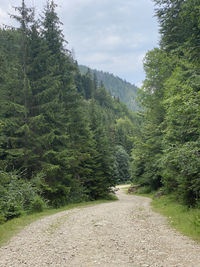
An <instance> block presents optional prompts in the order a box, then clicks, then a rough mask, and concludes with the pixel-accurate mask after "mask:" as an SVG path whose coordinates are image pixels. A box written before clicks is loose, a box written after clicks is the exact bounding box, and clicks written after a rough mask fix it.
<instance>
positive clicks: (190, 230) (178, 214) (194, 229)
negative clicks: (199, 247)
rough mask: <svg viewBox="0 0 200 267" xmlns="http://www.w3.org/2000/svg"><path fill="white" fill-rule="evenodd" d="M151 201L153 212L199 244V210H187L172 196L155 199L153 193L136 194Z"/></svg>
mask: <svg viewBox="0 0 200 267" xmlns="http://www.w3.org/2000/svg"><path fill="white" fill-rule="evenodd" d="M133 195H139V196H144V197H149V198H151V199H152V202H151V205H152V208H153V210H154V211H155V212H158V213H160V214H162V215H164V216H166V217H167V219H168V222H169V224H170V225H171V226H172V227H173V228H175V229H176V230H178V231H179V232H181V233H182V234H184V235H185V236H189V237H191V238H192V239H193V240H196V241H198V242H200V210H199V209H192V208H191V209H189V208H187V207H186V206H184V205H181V204H180V203H178V202H177V201H176V197H175V196H174V195H164V196H161V197H160V198H155V197H154V195H155V193H137V194H133Z"/></svg>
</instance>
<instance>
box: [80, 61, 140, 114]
mask: <svg viewBox="0 0 200 267" xmlns="http://www.w3.org/2000/svg"><path fill="white" fill-rule="evenodd" d="M79 69H80V72H81V74H87V72H88V67H86V66H84V65H79ZM89 72H91V74H92V75H95V76H96V77H97V81H98V83H99V85H100V84H101V82H103V84H104V86H105V88H106V90H107V91H108V92H109V93H110V94H111V95H112V96H113V97H116V98H119V100H120V101H121V102H122V103H125V104H126V105H127V106H128V108H129V109H130V110H132V111H137V110H138V103H137V91H138V90H137V87H136V86H135V85H134V84H131V83H129V82H127V81H126V80H123V79H121V78H119V77H117V76H115V75H113V74H111V73H109V72H104V71H98V70H94V69H90V68H89Z"/></svg>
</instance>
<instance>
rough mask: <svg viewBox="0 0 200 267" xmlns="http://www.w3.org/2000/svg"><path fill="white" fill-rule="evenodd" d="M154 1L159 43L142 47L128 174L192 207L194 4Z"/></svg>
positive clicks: (196, 97) (199, 105)
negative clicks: (143, 55) (146, 48)
mask: <svg viewBox="0 0 200 267" xmlns="http://www.w3.org/2000/svg"><path fill="white" fill-rule="evenodd" d="M155 2H156V4H157V11H156V14H157V16H158V19H159V22H160V26H161V33H162V35H161V48H160V49H154V50H152V51H150V52H148V53H147V55H146V58H145V61H144V68H145V71H146V80H145V81H144V86H143V88H142V90H141V92H140V101H141V104H142V106H143V108H144V112H142V114H141V116H140V118H141V119H140V121H141V123H140V124H139V126H140V131H139V132H138V133H137V134H136V135H135V136H134V138H133V141H134V144H133V150H132V159H133V163H132V175H133V178H134V181H135V182H137V183H139V184H141V185H143V186H150V188H151V189H152V190H154V189H157V188H159V187H160V186H164V189H165V191H166V192H168V193H170V192H174V194H175V195H176V196H177V200H178V201H179V202H181V203H184V204H186V205H187V206H190V207H191V206H198V203H199V201H200V193H199V192H200V183H199V181H200V176H199V174H200V161H199V145H200V139H199V136H200V94H199V86H200V80H199V60H198V58H199V53H198V51H199V47H193V45H192V44H191V40H192V42H194V43H196V41H197V40H199V30H197V29H199V21H198V18H197V17H193V16H194V14H196V13H198V12H199V3H198V2H197V1H193V0H187V1H171V0H167V1H164V0H163V1H162V0H158V1H157V0H156V1H155ZM190 16H192V17H191V20H186V18H189V17H190ZM191 21H192V22H191ZM188 44H190V45H188ZM191 47H193V48H194V49H193V48H192V49H191Z"/></svg>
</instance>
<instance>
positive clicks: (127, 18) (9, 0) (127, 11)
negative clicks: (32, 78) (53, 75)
mask: <svg viewBox="0 0 200 267" xmlns="http://www.w3.org/2000/svg"><path fill="white" fill-rule="evenodd" d="M25 1H26V4H27V6H35V7H36V8H37V11H38V12H39V11H40V9H41V7H43V6H44V5H45V3H46V1H45V0H25ZM55 2H56V3H57V4H58V8H57V13H58V15H59V17H60V20H61V21H62V22H63V24H64V25H63V31H64V35H65V39H66V40H67V41H68V42H69V44H68V49H72V48H73V49H74V51H75V58H76V59H77V60H78V62H79V64H83V65H86V66H89V67H91V68H95V69H98V70H103V71H108V72H110V73H113V74H115V75H117V76H119V77H120V78H122V79H125V80H127V81H129V82H131V83H134V84H136V85H138V86H140V85H141V83H142V80H144V77H145V74H144V71H143V63H142V60H143V58H144V55H145V53H146V52H147V51H148V50H151V49H152V48H153V47H156V46H158V42H159V34H158V25H157V21H156V18H155V17H154V4H153V2H152V0H55ZM20 4H21V0H0V24H2V23H4V24H9V25H10V24H11V23H13V22H11V20H10V18H9V16H8V12H9V13H13V9H12V8H11V7H12V6H18V5H20Z"/></svg>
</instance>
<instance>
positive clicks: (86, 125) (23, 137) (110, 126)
mask: <svg viewBox="0 0 200 267" xmlns="http://www.w3.org/2000/svg"><path fill="white" fill-rule="evenodd" d="M15 11H16V12H17V15H13V16H12V18H14V19H15V20H17V22H18V23H19V28H18V29H15V30H14V29H7V28H6V29H0V41H1V42H0V63H1V64H0V95H1V97H0V105H1V110H0V168H1V178H2V179H1V181H0V193H1V194H0V207H1V212H0V216H1V217H0V220H1V222H4V221H5V220H8V219H10V218H13V217H18V216H20V215H22V214H23V213H26V212H39V211H40V212H41V211H42V210H43V209H44V208H45V207H46V205H47V203H48V205H49V206H53V207H56V208H58V207H60V206H62V205H66V204H68V203H72V202H81V201H87V200H90V199H92V200H94V199H99V198H107V197H109V193H110V191H111V187H112V186H114V185H115V184H116V183H117V179H118V177H117V176H116V155H115V149H114V147H115V146H116V145H121V146H124V149H125V150H126V151H127V152H128V153H130V151H131V148H132V143H131V133H132V123H133V121H134V119H135V118H134V116H133V115H132V114H131V112H130V111H129V110H128V108H127V107H126V106H125V105H124V104H122V103H119V101H118V100H117V99H115V98H113V97H112V96H111V95H110V94H109V93H108V92H107V90H106V88H105V87H104V86H103V84H99V83H98V81H97V77H96V76H95V75H94V76H93V74H92V73H91V72H90V71H89V70H88V72H87V73H86V75H81V74H80V72H79V69H78V66H77V63H76V62H74V60H73V58H72V55H71V52H70V51H68V50H67V49H66V42H65V40H64V37H63V34H62V30H61V28H60V25H61V22H60V20H59V18H58V16H57V13H56V4H55V3H54V1H47V5H46V7H45V9H44V12H43V17H41V19H40V21H37V20H36V19H35V18H34V12H33V9H31V8H28V7H27V6H26V5H25V2H24V1H22V6H21V7H16V8H15ZM120 119H122V120H121V122H122V123H120ZM123 122H124V123H123ZM123 125H125V129H123ZM121 135H122V136H121ZM125 150H123V149H122V148H121V152H120V153H121V157H124V162H125V161H126V159H125V158H126V157H127V155H126V152H125ZM127 166H128V165H127ZM125 168H126V164H125V163H124V165H123V175H125V173H126V170H125ZM13 173H18V175H17V174H13ZM126 176H128V174H126ZM44 199H45V201H44Z"/></svg>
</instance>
